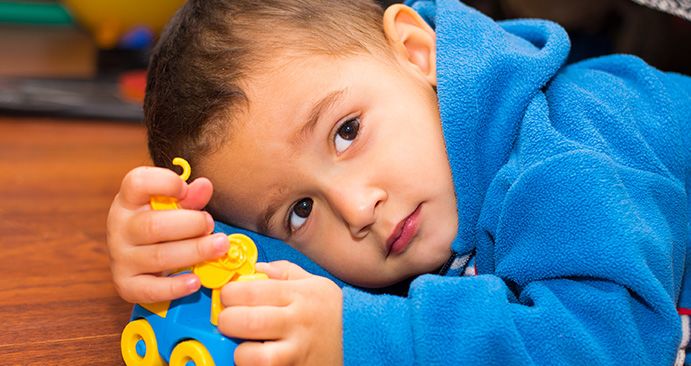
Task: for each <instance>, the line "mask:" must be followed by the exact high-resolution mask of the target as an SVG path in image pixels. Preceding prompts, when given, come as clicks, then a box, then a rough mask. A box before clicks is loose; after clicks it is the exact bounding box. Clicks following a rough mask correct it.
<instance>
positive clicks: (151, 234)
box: [140, 215, 162, 241]
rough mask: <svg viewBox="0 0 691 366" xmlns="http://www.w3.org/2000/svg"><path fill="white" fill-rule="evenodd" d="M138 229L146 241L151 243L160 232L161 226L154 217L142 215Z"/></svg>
mask: <svg viewBox="0 0 691 366" xmlns="http://www.w3.org/2000/svg"><path fill="white" fill-rule="evenodd" d="M141 218H142V220H141V224H140V228H141V230H142V234H143V236H144V239H145V240H146V241H151V239H152V238H155V237H156V236H157V234H158V233H159V232H160V231H161V229H162V225H161V223H160V222H159V220H157V219H156V218H157V216H156V215H142V217H141Z"/></svg>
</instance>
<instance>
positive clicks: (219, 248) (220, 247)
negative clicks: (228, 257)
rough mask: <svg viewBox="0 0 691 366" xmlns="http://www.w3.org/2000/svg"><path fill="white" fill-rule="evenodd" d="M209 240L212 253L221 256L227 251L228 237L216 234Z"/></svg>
mask: <svg viewBox="0 0 691 366" xmlns="http://www.w3.org/2000/svg"><path fill="white" fill-rule="evenodd" d="M211 240H212V244H211V245H212V246H213V248H214V253H217V254H223V253H225V252H226V251H227V250H228V246H229V245H230V243H228V237H227V236H226V235H225V234H216V235H214V236H213V239H211Z"/></svg>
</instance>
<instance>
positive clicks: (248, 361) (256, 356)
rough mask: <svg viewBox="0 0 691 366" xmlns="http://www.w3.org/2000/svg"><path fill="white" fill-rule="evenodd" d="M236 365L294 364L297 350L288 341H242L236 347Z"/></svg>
mask: <svg viewBox="0 0 691 366" xmlns="http://www.w3.org/2000/svg"><path fill="white" fill-rule="evenodd" d="M234 360H235V365H237V366H268V365H294V364H296V361H297V360H296V359H295V352H294V351H293V350H292V348H291V346H290V343H288V342H242V343H240V345H239V346H238V347H237V348H236V349H235V355H234Z"/></svg>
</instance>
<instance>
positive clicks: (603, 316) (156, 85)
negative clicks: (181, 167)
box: [108, 0, 691, 365]
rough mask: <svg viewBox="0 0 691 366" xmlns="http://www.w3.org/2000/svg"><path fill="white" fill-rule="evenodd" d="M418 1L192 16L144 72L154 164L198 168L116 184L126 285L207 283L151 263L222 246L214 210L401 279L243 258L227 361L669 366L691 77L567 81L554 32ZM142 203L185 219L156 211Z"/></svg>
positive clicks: (616, 69) (684, 209) (675, 334)
mask: <svg viewBox="0 0 691 366" xmlns="http://www.w3.org/2000/svg"><path fill="white" fill-rule="evenodd" d="M410 5H412V7H413V8H409V7H407V6H403V5H394V6H392V7H390V8H388V9H387V10H386V12H385V13H383V14H382V13H381V12H380V10H379V9H378V8H376V6H375V5H373V4H371V3H369V2H367V1H365V0H362V1H354V2H340V1H333V2H330V1H322V2H311V1H299V0H294V1H288V0H286V1H262V2H254V1H248V2H246V3H245V2H244V1H229V0H228V1H222V0H215V1H209V0H205V1H194V0H193V1H190V2H188V4H187V5H185V7H184V8H183V9H182V10H181V11H180V13H179V14H178V15H177V17H176V18H175V19H174V20H173V21H172V25H171V26H170V28H169V29H168V31H167V33H166V34H165V35H164V36H163V38H162V40H161V42H160V44H159V48H158V49H157V50H156V51H155V53H154V55H153V57H152V63H151V66H150V76H149V85H148V90H147V100H146V103H145V112H146V121H147V126H148V129H149V149H150V152H151V154H152V157H153V160H154V162H155V163H156V164H157V165H159V166H169V164H170V163H169V162H170V160H171V159H172V157H174V156H183V157H185V158H187V159H188V160H190V162H191V163H192V166H193V173H194V174H197V175H198V176H200V177H201V176H204V177H208V178H209V179H206V178H198V179H196V180H195V181H193V182H192V183H190V184H189V185H187V184H184V183H182V182H180V179H178V177H177V176H176V175H175V173H173V172H172V171H169V170H166V169H160V168H146V167H142V168H137V169H134V170H133V171H132V172H131V173H130V174H128V175H127V176H126V177H125V179H124V180H123V183H122V187H121V191H120V193H119V194H118V196H116V198H115V200H114V202H113V205H112V206H111V211H110V214H109V220H108V233H109V234H108V245H109V249H110V253H111V257H112V270H113V276H114V280H115V284H116V287H117V288H118V291H119V293H120V294H121V295H122V296H123V298H125V299H126V300H128V301H132V302H152V301H160V300H164V299H171V298H175V297H180V296H183V295H185V294H187V293H190V292H192V291H195V290H196V289H197V288H198V286H199V282H198V279H196V277H195V276H193V275H185V276H179V277H175V278H168V277H165V276H161V274H164V273H165V272H166V271H169V270H171V269H174V268H179V267H183V266H187V265H191V264H194V263H197V262H200V261H202V260H207V259H211V258H214V257H217V256H220V255H221V254H222V253H223V252H224V251H225V250H226V249H227V244H226V243H225V241H224V239H223V236H222V235H220V236H219V235H217V234H214V235H210V232H211V231H212V230H213V227H214V222H213V220H212V218H211V216H210V215H209V214H206V213H205V212H203V211H201V209H202V208H203V207H205V206H207V203H208V206H207V209H208V211H209V212H211V213H212V214H213V215H214V217H216V218H217V219H220V220H221V221H224V222H227V223H232V224H233V225H236V226H239V227H243V228H246V229H249V230H253V231H257V232H260V233H263V234H266V235H269V236H272V237H275V238H279V239H281V240H284V241H285V242H286V243H288V244H287V245H289V246H290V247H293V248H295V249H297V250H299V251H300V252H302V253H304V254H305V255H306V256H307V257H309V258H310V259H311V260H313V261H314V262H316V263H317V264H318V265H320V266H321V267H323V268H324V269H326V270H327V271H328V272H329V273H330V275H333V276H335V277H337V278H338V279H340V280H343V281H345V282H347V283H348V284H350V285H353V286H358V287H361V288H383V287H387V286H390V285H394V284H396V283H400V282H405V281H406V280H408V279H412V282H411V284H410V290H409V293H408V294H407V295H406V296H405V297H400V296H393V295H386V294H375V293H374V292H375V291H371V292H370V291H363V290H361V289H356V288H354V287H350V286H345V287H343V288H340V287H339V286H337V284H336V282H334V281H332V280H331V279H328V278H327V277H324V276H317V275H313V274H310V273H308V272H306V271H304V270H303V269H301V268H300V267H299V266H297V265H295V264H291V263H288V262H285V261H283V262H272V263H268V264H266V263H264V264H258V265H257V267H258V268H257V269H258V270H259V271H262V272H265V273H267V274H268V275H269V277H271V278H272V279H275V280H267V281H260V282H253V283H251V284H247V283H236V284H230V285H228V286H226V287H225V288H224V289H223V292H222V300H223V302H224V305H225V306H226V308H225V309H224V310H223V312H222V313H221V316H220V319H219V329H220V330H221V331H222V332H223V333H224V334H226V335H228V336H232V337H238V338H242V339H246V340H248V341H246V342H244V343H242V344H241V345H240V346H238V348H237V349H236V352H235V360H236V363H237V364H239V365H248V364H311V365H333V364H349V365H350V364H445V363H452V362H453V363H457V362H459V361H460V362H464V363H478V364H528V363H540V364H541V363H550V364H563V363H578V364H580V363H586V362H588V363H616V364H646V363H648V364H652V363H655V364H671V363H673V362H674V361H675V359H677V361H681V360H683V353H682V352H679V355H677V349H678V348H679V347H680V345H681V342H682V326H681V321H680V317H679V315H678V314H677V310H676V306H677V302H678V299H679V296H680V291H681V290H680V288H681V287H682V275H683V273H684V271H683V267H684V261H685V256H686V246H687V230H688V226H687V225H688V201H687V197H688V193H687V192H688V183H687V182H688V181H689V179H688V174H689V173H688V163H689V151H690V149H689V134H688V126H689V115H690V114H689V113H690V112H691V107H690V106H689V105H690V104H691V82H690V81H689V80H688V78H686V77H683V76H680V75H674V74H664V73H661V72H659V71H657V70H655V69H652V68H650V67H649V66H647V65H645V64H644V63H642V62H641V61H640V60H638V59H636V58H633V57H628V56H612V57H609V58H601V59H595V60H591V61H586V62H583V63H579V64H576V65H572V66H569V67H564V66H563V62H564V60H565V58H566V56H567V54H568V47H569V44H568V40H567V37H566V35H565V33H564V32H563V30H562V29H561V28H559V27H558V26H556V25H554V24H552V23H549V22H543V21H533V20H522V21H509V22H503V23H501V24H498V23H495V22H493V21H492V20H490V19H488V18H486V17H484V16H482V15H481V14H479V13H478V12H476V11H474V10H472V9H469V8H467V7H465V6H464V5H462V4H460V3H458V2H456V1H452V0H439V1H437V2H436V3H435V2H434V1H417V2H412V3H411V4H410ZM382 20H383V21H382ZM382 24H383V25H382ZM211 181H213V182H214V187H213V199H210V198H211V193H212V185H211ZM154 194H157V195H168V196H175V197H178V198H179V199H180V201H181V204H182V205H183V207H185V208H186V210H177V211H168V212H166V211H157V212H153V211H151V210H149V209H148V206H147V203H148V198H149V196H151V195H154ZM287 245H286V247H287ZM279 248H280V247H278V246H275V247H272V248H271V250H269V252H268V254H267V258H269V259H276V258H281V257H284V258H286V257H289V258H292V259H294V260H295V261H300V259H299V257H297V256H290V255H287V254H286V255H285V256H282V254H281V253H279V254H276V252H280V250H281V249H279ZM271 253H273V255H272V254H271ZM286 253H287V252H286ZM299 264H301V265H303V266H307V267H309V266H311V265H310V263H309V262H306V261H302V262H300V263H299ZM476 273H477V274H479V275H477V276H473V275H474V274H476ZM464 275H465V276H464ZM682 300H684V298H682Z"/></svg>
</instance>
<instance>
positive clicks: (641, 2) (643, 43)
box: [0, 0, 691, 122]
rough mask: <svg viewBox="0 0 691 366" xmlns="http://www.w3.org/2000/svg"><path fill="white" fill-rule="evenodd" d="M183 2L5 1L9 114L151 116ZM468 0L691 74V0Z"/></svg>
mask: <svg viewBox="0 0 691 366" xmlns="http://www.w3.org/2000/svg"><path fill="white" fill-rule="evenodd" d="M183 1H184V0H147V1H137V0H62V1H58V0H13V1H3V0H0V49H1V50H2V51H1V52H0V115H13V116H16V115H19V116H22V115H32V116H34V115H49V116H52V117H70V118H73V117H86V118H97V119H98V118H104V119H109V120H113V119H116V120H123V121H134V122H138V121H141V116H142V113H141V101H142V99H143V94H144V87H145V71H144V70H145V69H146V64H147V60H148V54H149V51H150V49H151V47H152V45H153V44H154V43H155V40H156V37H157V35H158V34H159V32H160V31H161V29H162V27H163V26H164V25H165V23H166V22H167V21H168V19H169V18H170V17H171V16H172V14H173V13H174V12H175V10H176V9H177V8H178V7H179V6H180V5H181V4H182V3H183ZM394 2H398V1H385V0H381V1H380V3H381V4H382V5H383V6H387V5H389V4H392V3H394ZM465 2H466V3H467V4H469V5H471V6H473V7H475V8H477V9H479V10H480V11H482V12H484V13H485V14H487V15H489V16H491V17H492V18H494V19H497V20H503V19H512V18H546V19H551V20H554V21H556V22H558V23H559V24H561V25H562V26H564V27H565V28H566V29H567V30H568V32H569V35H570V37H571V40H572V44H573V48H572V53H571V56H570V60H569V62H574V61H577V60H580V59H583V58H588V57H593V56H598V55H604V54H609V53H631V54H635V55H638V56H640V57H642V58H643V59H644V60H646V61H647V62H649V63H650V64H652V65H653V66H656V67H658V68H660V69H662V70H666V71H676V72H681V73H684V74H687V75H689V74H691V21H689V20H687V19H685V17H686V18H688V17H689V11H690V10H689V9H691V1H689V0H672V1H664V0H657V1H646V0H636V1H631V0H468V1H465Z"/></svg>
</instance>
